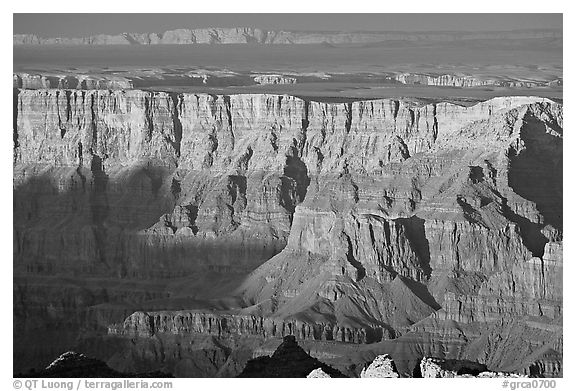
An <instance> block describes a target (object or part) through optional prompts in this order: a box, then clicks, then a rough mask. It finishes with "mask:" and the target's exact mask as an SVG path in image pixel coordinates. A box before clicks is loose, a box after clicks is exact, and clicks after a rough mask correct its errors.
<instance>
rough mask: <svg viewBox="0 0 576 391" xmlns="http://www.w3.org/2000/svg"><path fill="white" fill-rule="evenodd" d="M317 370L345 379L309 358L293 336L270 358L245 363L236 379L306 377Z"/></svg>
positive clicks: (335, 371)
mask: <svg viewBox="0 0 576 391" xmlns="http://www.w3.org/2000/svg"><path fill="white" fill-rule="evenodd" d="M315 369H319V370H320V371H322V372H323V373H325V374H327V375H328V377H345V376H344V375H342V373H340V372H339V371H338V370H336V369H334V368H331V367H329V366H328V365H326V364H323V363H322V362H320V361H318V360H317V359H315V358H312V357H310V355H308V354H307V353H306V352H305V351H304V350H303V349H302V348H301V347H300V346H298V344H297V343H296V339H295V338H294V336H285V337H284V341H283V342H282V343H281V344H280V346H278V348H277V349H276V351H274V353H273V354H272V356H270V357H268V356H263V357H257V358H255V359H252V360H250V361H248V362H247V363H246V367H245V368H244V370H243V371H242V372H241V373H240V375H238V377H284V378H287V377H302V378H304V377H308V375H309V374H310V372H312V371H313V370H315Z"/></svg>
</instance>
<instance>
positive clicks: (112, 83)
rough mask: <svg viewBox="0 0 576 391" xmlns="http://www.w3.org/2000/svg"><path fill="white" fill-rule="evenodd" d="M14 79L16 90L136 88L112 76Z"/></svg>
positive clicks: (17, 76)
mask: <svg viewBox="0 0 576 391" xmlns="http://www.w3.org/2000/svg"><path fill="white" fill-rule="evenodd" d="M12 78H13V83H12V85H13V87H14V88H24V89H46V88H54V89H76V90H124V89H131V88H133V87H134V86H133V84H132V81H130V80H128V79H126V78H123V77H111V76H107V77H104V76H94V75H81V74H70V75H38V74H30V73H15V74H13V77H12Z"/></svg>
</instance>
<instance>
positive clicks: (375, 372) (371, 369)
mask: <svg viewBox="0 0 576 391" xmlns="http://www.w3.org/2000/svg"><path fill="white" fill-rule="evenodd" d="M360 377H387V378H395V377H400V375H399V374H398V370H397V369H396V364H394V360H392V357H390V356H389V355H388V354H383V355H380V356H377V357H376V358H375V359H374V361H372V362H371V363H370V365H368V366H366V367H365V368H363V369H362V372H361V373H360Z"/></svg>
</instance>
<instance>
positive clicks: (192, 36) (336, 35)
mask: <svg viewBox="0 0 576 391" xmlns="http://www.w3.org/2000/svg"><path fill="white" fill-rule="evenodd" d="M558 37H562V32H561V31H558V30H525V31H511V32H469V33H463V32H458V33H449V32H419V33H405V32H316V31H311V32H306V31H281V30H276V31H275V30H263V29H258V28H208V29H186V28H183V29H176V30H169V31H166V32H164V33H161V34H159V33H122V34H118V35H108V34H99V35H93V36H90V37H83V38H67V37H56V38H45V37H39V36H37V35H34V34H14V36H13V43H14V45H160V44H171V45H192V44H211V45H217V44H284V45H286V44H313V43H330V44H350V43H376V42H383V41H414V40H420V41H422V40H424V41H433V42H434V41H439V42H451V41H462V40H474V39H507V38H508V39H529V38H543V39H550V38H558Z"/></svg>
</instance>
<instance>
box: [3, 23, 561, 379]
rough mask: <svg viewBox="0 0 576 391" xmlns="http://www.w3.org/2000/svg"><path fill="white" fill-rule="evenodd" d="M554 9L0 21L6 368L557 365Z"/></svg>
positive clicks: (218, 373) (466, 372) (538, 369)
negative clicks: (211, 19)
mask: <svg viewBox="0 0 576 391" xmlns="http://www.w3.org/2000/svg"><path fill="white" fill-rule="evenodd" d="M262 17H264V16H262ZM510 17H511V18H513V17H514V14H511V16H510ZM20 18H23V19H17V18H15V21H16V22H18V21H19V20H25V15H22V16H20ZM558 18H559V20H560V27H558V26H552V27H550V28H547V29H522V30H518V29H502V30H498V31H496V30H494V31H439V30H434V31H419V30H418V29H417V28H413V29H411V30H409V29H408V30H403V31H384V30H378V31H351V30H350V29H348V30H344V31H319V30H318V29H316V30H315V29H314V28H313V27H312V26H311V29H310V31H301V30H290V29H288V28H286V29H280V28H279V29H267V28H261V27H256V26H255V27H236V26H233V27H230V26H228V27H217V26H210V27H204V26H175V27H174V29H171V30H167V31H156V32H151V31H139V32H137V31H135V32H125V33H116V32H114V31H110V32H108V31H101V32H99V33H98V34H87V35H78V36H73V35H70V34H69V35H65V36H61V37H53V36H48V35H42V34H38V33H34V32H29V33H22V32H20V31H19V32H18V33H16V27H15V33H14V35H13V48H14V64H13V197H14V204H13V292H14V294H13V329H14V341H13V346H14V353H13V366H14V369H13V371H14V374H19V375H22V376H29V375H30V374H32V373H40V374H42V373H43V374H46V376H48V374H49V373H53V372H50V371H54V368H57V369H58V370H60V368H68V367H69V366H73V365H81V366H82V368H87V367H89V368H91V370H92V372H91V373H92V374H94V373H96V374H97V373H105V374H108V375H109V374H110V373H114V374H124V375H127V374H131V375H133V376H136V375H134V374H140V375H142V376H146V374H161V375H165V376H174V377H261V376H266V377H290V376H294V377H307V376H309V375H310V376H309V377H473V376H479V377H516V376H529V377H562V376H563V285H562V283H563V279H562V276H563V273H562V270H563V197H562V190H563V180H562V174H563V97H562V93H563V74H562V71H563V69H562V42H563V36H562V29H561V20H562V16H561V15H558ZM16 24H17V23H15V25H16ZM67 352H68V353H67ZM54 360H56V361H54ZM74 363H76V364H74ZM295 363H297V364H298V365H295ZM91 366H94V368H96V369H98V370H102V371H104V372H98V371H96V369H94V368H92V367H91ZM75 368H76V367H75ZM76 369H77V368H76ZM76 369H75V370H76ZM39 371H40V372H39ZM42 371H44V372H42ZM95 371H96V372H95ZM58 373H60V374H62V373H65V372H58ZM74 373H75V374H76V375H77V374H78V373H81V372H74Z"/></svg>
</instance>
